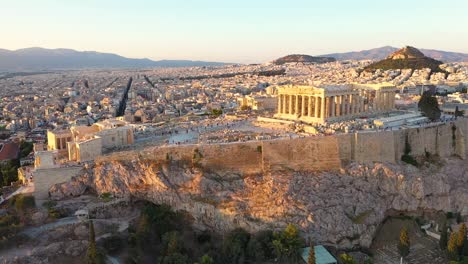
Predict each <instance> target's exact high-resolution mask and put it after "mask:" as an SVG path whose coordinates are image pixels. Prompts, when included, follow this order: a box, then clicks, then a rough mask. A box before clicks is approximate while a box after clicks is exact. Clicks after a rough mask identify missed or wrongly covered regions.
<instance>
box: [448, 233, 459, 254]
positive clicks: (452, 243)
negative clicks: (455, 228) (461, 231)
mask: <svg viewBox="0 0 468 264" xmlns="http://www.w3.org/2000/svg"><path fill="white" fill-rule="evenodd" d="M457 237H458V235H457V233H455V232H452V233H451V234H450V239H449V241H448V245H447V252H448V256H449V259H450V260H454V261H458V247H457Z"/></svg>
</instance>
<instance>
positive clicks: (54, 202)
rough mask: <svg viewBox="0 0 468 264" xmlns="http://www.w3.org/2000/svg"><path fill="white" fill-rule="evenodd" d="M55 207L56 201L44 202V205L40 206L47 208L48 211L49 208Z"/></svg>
mask: <svg viewBox="0 0 468 264" xmlns="http://www.w3.org/2000/svg"><path fill="white" fill-rule="evenodd" d="M56 205H57V202H56V201H47V202H44V203H43V204H42V206H43V207H44V208H47V209H50V208H52V207H54V206H56Z"/></svg>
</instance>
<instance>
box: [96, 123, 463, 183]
mask: <svg viewBox="0 0 468 264" xmlns="http://www.w3.org/2000/svg"><path fill="white" fill-rule="evenodd" d="M466 135H468V119H460V120H458V121H455V122H452V123H447V124H440V125H437V126H431V127H421V128H411V129H403V130H398V131H380V132H367V133H366V132H360V133H354V134H342V135H336V136H315V137H306V138H295V139H277V140H266V141H256V142H239V143H227V144H209V145H183V146H165V147H152V148H147V149H144V150H141V151H126V152H117V153H113V154H111V155H108V156H104V157H100V158H99V159H97V160H96V161H97V162H100V161H109V160H137V159H150V160H167V159H171V160H173V161H187V162H192V163H194V162H195V163H197V165H200V166H202V167H204V168H208V169H210V170H214V171H218V172H232V173H245V174H251V173H261V172H264V171H268V170H283V169H287V170H289V169H290V170H297V171H299V170H313V171H323V170H336V169H338V168H340V167H341V166H342V165H343V164H344V163H347V162H350V161H357V162H391V163H395V162H398V161H400V159H401V156H402V155H403V153H404V151H405V143H406V142H408V143H409V145H410V147H411V152H410V155H413V156H421V155H425V154H426V152H428V153H430V154H437V155H439V156H441V157H449V156H454V155H456V156H459V157H461V158H466V155H467V152H466V150H465V148H466V146H468V136H466Z"/></svg>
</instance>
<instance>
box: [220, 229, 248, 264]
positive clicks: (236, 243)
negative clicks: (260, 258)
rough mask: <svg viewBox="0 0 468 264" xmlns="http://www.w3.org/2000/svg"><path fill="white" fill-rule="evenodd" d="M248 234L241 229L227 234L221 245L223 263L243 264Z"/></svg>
mask: <svg viewBox="0 0 468 264" xmlns="http://www.w3.org/2000/svg"><path fill="white" fill-rule="evenodd" d="M249 240H250V234H249V233H247V232H246V231H245V230H244V229H242V228H236V229H234V230H232V231H231V232H229V234H228V235H227V236H226V239H225V240H224V243H223V263H233V264H238V263H244V262H245V259H246V247H247V243H248V242H249Z"/></svg>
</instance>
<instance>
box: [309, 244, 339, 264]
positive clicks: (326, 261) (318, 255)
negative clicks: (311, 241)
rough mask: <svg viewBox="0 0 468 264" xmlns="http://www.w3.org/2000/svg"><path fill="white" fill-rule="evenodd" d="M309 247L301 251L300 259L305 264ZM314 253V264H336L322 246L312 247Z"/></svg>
mask: <svg viewBox="0 0 468 264" xmlns="http://www.w3.org/2000/svg"><path fill="white" fill-rule="evenodd" d="M309 251H310V247H306V248H304V249H303V250H302V253H301V257H302V259H303V260H304V261H305V262H306V263H307V259H308V258H309ZM314 252H315V263H316V264H336V263H338V262H337V261H336V259H335V258H334V257H333V256H332V255H331V254H330V252H328V250H327V249H326V248H325V247H323V246H320V245H319V246H314Z"/></svg>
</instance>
